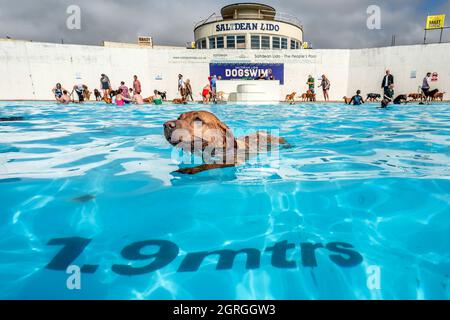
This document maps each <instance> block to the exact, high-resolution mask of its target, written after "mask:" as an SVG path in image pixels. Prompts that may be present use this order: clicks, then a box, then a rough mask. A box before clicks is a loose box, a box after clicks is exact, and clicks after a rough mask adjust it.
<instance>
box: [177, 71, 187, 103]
mask: <svg viewBox="0 0 450 320" xmlns="http://www.w3.org/2000/svg"><path fill="white" fill-rule="evenodd" d="M178 92H179V93H180V95H181V98H185V95H186V83H185V82H184V80H183V75H181V74H179V75H178Z"/></svg>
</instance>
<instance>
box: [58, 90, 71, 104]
mask: <svg viewBox="0 0 450 320" xmlns="http://www.w3.org/2000/svg"><path fill="white" fill-rule="evenodd" d="M70 102H71V99H70V96H69V93H68V92H67V90H63V92H62V96H61V97H60V98H58V103H62V104H69V103H70Z"/></svg>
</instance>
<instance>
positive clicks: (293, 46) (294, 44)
mask: <svg viewBox="0 0 450 320" xmlns="http://www.w3.org/2000/svg"><path fill="white" fill-rule="evenodd" d="M300 47H301V44H300V41H297V40H294V39H292V40H291V49H294V50H297V49H300Z"/></svg>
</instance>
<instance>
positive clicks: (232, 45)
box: [227, 36, 236, 49]
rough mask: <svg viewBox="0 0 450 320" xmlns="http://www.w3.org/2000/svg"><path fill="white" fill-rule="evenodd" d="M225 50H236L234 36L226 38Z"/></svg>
mask: <svg viewBox="0 0 450 320" xmlns="http://www.w3.org/2000/svg"><path fill="white" fill-rule="evenodd" d="M227 48H228V49H236V36H227Z"/></svg>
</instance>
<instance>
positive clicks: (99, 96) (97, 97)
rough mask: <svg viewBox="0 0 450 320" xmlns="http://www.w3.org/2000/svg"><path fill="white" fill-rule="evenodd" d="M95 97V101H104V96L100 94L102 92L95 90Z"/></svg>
mask: <svg viewBox="0 0 450 320" xmlns="http://www.w3.org/2000/svg"><path fill="white" fill-rule="evenodd" d="M94 95H95V100H97V101H101V100H102V95H101V94H100V91H98V90H97V89H94Z"/></svg>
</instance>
